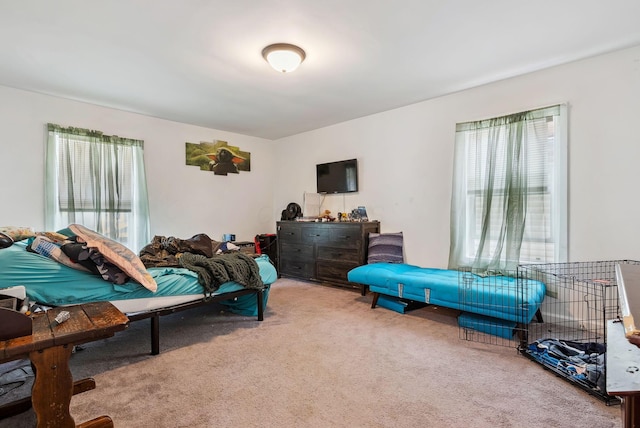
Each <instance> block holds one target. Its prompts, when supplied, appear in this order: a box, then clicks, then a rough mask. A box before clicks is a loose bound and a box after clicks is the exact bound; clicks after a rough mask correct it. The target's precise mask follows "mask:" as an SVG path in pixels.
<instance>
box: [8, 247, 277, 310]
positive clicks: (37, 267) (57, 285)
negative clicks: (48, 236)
mask: <svg viewBox="0 0 640 428" xmlns="http://www.w3.org/2000/svg"><path fill="white" fill-rule="evenodd" d="M256 261H257V263H258V267H259V268H260V277H261V278H262V282H263V283H264V284H265V285H270V284H272V283H273V282H275V280H276V279H277V272H276V269H275V268H274V266H273V265H272V264H271V262H270V261H269V258H268V257H267V256H264V255H263V256H260V257H258V258H257V259H256ZM147 270H148V271H149V273H150V274H151V276H152V277H153V278H154V279H155V281H156V283H157V284H158V290H157V291H156V292H155V293H154V292H151V291H149V290H147V289H146V288H144V287H143V286H141V285H140V284H138V283H137V282H134V281H130V282H127V283H125V284H122V285H117V284H112V283H110V282H107V281H105V280H103V279H102V278H101V277H99V276H97V275H94V274H91V273H88V272H84V271H80V270H77V269H73V268H70V267H68V266H65V265H63V264H60V263H58V262H56V261H54V260H51V259H49V258H48V257H44V256H41V255H39V254H36V253H31V252H28V251H26V243H24V242H17V243H15V244H14V245H12V246H11V247H9V248H5V249H2V250H0V289H1V288H6V287H11V286H16V285H23V286H24V287H25V289H26V293H27V297H28V298H29V300H30V301H33V302H37V303H40V304H43V305H50V306H63V305H71V304H80V303H87V302H97V301H110V302H112V303H113V304H114V305H115V306H116V307H117V308H118V309H119V310H120V311H122V312H125V313H132V312H143V311H148V310H152V309H158V308H163V307H167V306H172V305H175V304H180V303H186V302H191V301H197V300H200V299H202V298H203V297H204V290H203V287H202V286H201V285H200V283H199V282H198V276H197V274H196V273H195V272H193V271H190V270H188V269H183V268H148V269H147ZM242 289H244V287H243V286H242V285H241V284H238V283H236V282H226V283H224V284H222V285H221V286H220V288H219V289H218V290H217V291H216V292H215V293H214V294H216V295H218V294H223V293H229V292H233V291H238V290H242ZM267 297H268V287H267V289H266V290H265V304H266V298H267ZM221 303H222V304H224V305H225V306H227V307H228V308H229V310H230V311H232V312H235V313H240V314H243V315H252V316H255V315H257V307H256V299H255V297H253V296H252V295H248V296H242V297H238V298H237V299H234V300H229V301H223V302H221Z"/></svg>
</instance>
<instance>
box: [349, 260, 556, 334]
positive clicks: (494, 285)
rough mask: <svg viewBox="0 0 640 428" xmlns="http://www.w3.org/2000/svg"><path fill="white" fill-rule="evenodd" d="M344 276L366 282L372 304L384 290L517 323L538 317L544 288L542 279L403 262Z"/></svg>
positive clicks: (372, 266)
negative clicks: (488, 274) (482, 273)
mask: <svg viewBox="0 0 640 428" xmlns="http://www.w3.org/2000/svg"><path fill="white" fill-rule="evenodd" d="M348 279H349V281H351V282H355V283H359V284H364V285H366V286H368V288H369V290H370V291H371V292H372V293H374V298H373V299H374V300H373V303H372V307H375V306H376V301H377V298H378V296H379V295H380V294H383V295H387V296H394V297H398V298H403V299H408V300H413V301H418V302H424V303H428V304H432V305H437V306H443V307H447V308H452V309H458V310H460V311H463V312H466V313H470V314H475V315H479V316H484V317H490V318H493V319H499V320H505V321H509V322H514V323H521V324H528V323H530V322H531V320H532V319H533V317H534V316H535V315H536V314H537V315H538V316H539V312H538V310H539V308H540V304H541V303H542V300H543V299H544V296H545V291H546V288H545V285H544V284H543V283H542V282H540V281H534V280H529V279H523V278H515V277H510V276H480V275H475V274H473V273H471V272H464V271H457V270H449V269H436V268H424V267H419V266H414V265H409V264H405V263H373V264H367V265H363V266H359V267H357V268H355V269H352V270H351V271H349V273H348Z"/></svg>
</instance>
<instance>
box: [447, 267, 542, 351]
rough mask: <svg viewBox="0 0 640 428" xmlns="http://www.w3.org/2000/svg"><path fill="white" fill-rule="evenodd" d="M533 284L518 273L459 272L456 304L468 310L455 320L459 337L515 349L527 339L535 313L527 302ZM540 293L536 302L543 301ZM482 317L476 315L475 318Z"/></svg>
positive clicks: (533, 306)
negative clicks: (528, 329) (529, 326)
mask: <svg viewBox="0 0 640 428" xmlns="http://www.w3.org/2000/svg"><path fill="white" fill-rule="evenodd" d="M535 285H536V284H534V283H533V281H531V280H527V279H525V278H521V277H519V276H518V272H517V271H509V272H503V273H501V274H500V275H484V274H477V273H476V272H475V271H474V270H472V269H469V268H463V269H460V270H459V271H458V301H459V303H460V307H461V308H465V307H466V308H471V309H470V312H466V311H465V310H464V309H462V310H463V312H462V313H461V314H460V315H459V316H458V325H459V327H460V328H459V330H458V331H459V337H460V338H461V339H463V340H469V341H472V342H480V343H487V344H491V345H498V346H506V347H513V348H516V347H518V346H519V344H520V343H521V342H523V341H524V340H525V338H526V334H527V324H528V323H529V321H530V320H531V318H532V317H533V316H534V313H536V309H537V308H536V307H535V305H532V304H530V299H529V298H528V297H529V296H530V295H531V294H532V293H534V292H535V290H534V287H535ZM542 293H543V291H542V292H539V295H540V296H539V300H540V301H541V300H542V298H543V296H544V295H543V294H542ZM479 313H480V314H485V315H478V314H479Z"/></svg>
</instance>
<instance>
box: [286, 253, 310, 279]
mask: <svg viewBox="0 0 640 428" xmlns="http://www.w3.org/2000/svg"><path fill="white" fill-rule="evenodd" d="M280 274H282V275H289V276H294V277H296V278H303V279H312V278H315V277H316V275H315V262H314V261H313V260H307V261H304V260H295V259H287V258H284V259H283V258H280Z"/></svg>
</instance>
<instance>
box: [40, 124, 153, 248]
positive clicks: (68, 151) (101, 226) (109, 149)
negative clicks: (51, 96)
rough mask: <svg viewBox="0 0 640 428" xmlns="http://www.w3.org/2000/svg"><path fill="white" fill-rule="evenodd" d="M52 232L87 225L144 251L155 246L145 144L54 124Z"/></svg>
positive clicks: (48, 211) (50, 146)
mask: <svg viewBox="0 0 640 428" xmlns="http://www.w3.org/2000/svg"><path fill="white" fill-rule="evenodd" d="M47 128H48V138H47V149H46V172H45V174H46V186H45V221H46V227H47V230H59V229H63V228H65V227H67V226H68V225H69V224H72V223H79V224H82V225H84V226H86V227H88V228H89V229H93V230H95V231H97V232H98V233H101V234H102V235H105V236H107V237H109V238H111V239H114V240H116V241H118V242H121V243H122V244H124V245H126V246H127V247H128V248H130V249H131V250H133V251H138V250H139V249H140V248H142V247H143V246H144V245H146V244H147V243H148V242H149V208H148V200H147V185H146V178H145V170H144V159H143V142H142V141H140V140H131V139H126V138H120V137H117V136H108V135H103V134H102V133H101V132H99V131H91V130H86V129H79V128H61V127H59V126H58V125H54V124H48V125H47Z"/></svg>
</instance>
